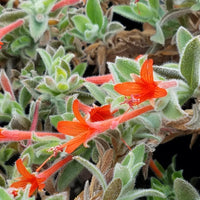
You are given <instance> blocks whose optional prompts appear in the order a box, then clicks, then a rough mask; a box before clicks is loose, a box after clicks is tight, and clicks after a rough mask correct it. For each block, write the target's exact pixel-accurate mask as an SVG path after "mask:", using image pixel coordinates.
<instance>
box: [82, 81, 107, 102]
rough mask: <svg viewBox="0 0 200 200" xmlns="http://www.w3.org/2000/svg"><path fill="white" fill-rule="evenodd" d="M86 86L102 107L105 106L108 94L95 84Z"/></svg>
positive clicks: (87, 83) (86, 84)
mask: <svg viewBox="0 0 200 200" xmlns="http://www.w3.org/2000/svg"><path fill="white" fill-rule="evenodd" d="M84 86H85V87H86V88H87V89H88V90H89V92H90V93H91V95H92V96H93V97H94V98H95V99H96V100H97V101H98V102H99V103H101V104H102V105H103V104H105V98H106V94H105V92H103V91H102V89H101V88H100V87H98V86H97V85H95V84H94V83H89V82H86V83H84Z"/></svg>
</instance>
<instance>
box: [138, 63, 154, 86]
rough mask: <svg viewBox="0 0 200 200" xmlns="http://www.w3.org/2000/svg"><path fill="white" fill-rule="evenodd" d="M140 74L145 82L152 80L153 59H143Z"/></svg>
mask: <svg viewBox="0 0 200 200" xmlns="http://www.w3.org/2000/svg"><path fill="white" fill-rule="evenodd" d="M140 76H141V78H142V79H143V80H144V81H145V82H147V83H153V82H154V80H153V60H152V59H149V60H145V61H144V63H143V65H142V68H141V72H140Z"/></svg>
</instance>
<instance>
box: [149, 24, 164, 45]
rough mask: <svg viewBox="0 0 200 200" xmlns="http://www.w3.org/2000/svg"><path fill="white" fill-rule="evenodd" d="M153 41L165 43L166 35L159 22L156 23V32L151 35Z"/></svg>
mask: <svg viewBox="0 0 200 200" xmlns="http://www.w3.org/2000/svg"><path fill="white" fill-rule="evenodd" d="M150 39H151V41H153V42H156V43H159V44H162V45H164V44H165V36H164V34H163V31H162V28H161V27H160V24H159V22H157V23H156V33H155V34H154V35H152V36H151V38H150Z"/></svg>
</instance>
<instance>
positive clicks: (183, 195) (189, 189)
mask: <svg viewBox="0 0 200 200" xmlns="http://www.w3.org/2000/svg"><path fill="white" fill-rule="evenodd" d="M174 192H175V196H176V199H177V200H199V199H200V196H199V194H198V192H197V191H196V189H195V188H194V187H193V186H192V185H191V184H190V183H188V182H187V181H185V180H183V179H180V178H177V179H176V180H175V181H174Z"/></svg>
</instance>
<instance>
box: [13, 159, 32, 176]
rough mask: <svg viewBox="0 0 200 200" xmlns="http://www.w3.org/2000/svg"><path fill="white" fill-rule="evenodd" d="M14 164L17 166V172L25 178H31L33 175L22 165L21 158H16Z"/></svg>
mask: <svg viewBox="0 0 200 200" xmlns="http://www.w3.org/2000/svg"><path fill="white" fill-rule="evenodd" d="M16 166H17V170H18V172H19V173H20V174H21V175H22V176H23V177H25V178H28V179H30V178H33V176H34V175H32V174H31V173H30V172H29V171H28V170H27V169H26V167H25V166H24V164H23V162H22V160H21V159H18V160H17V161H16Z"/></svg>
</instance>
